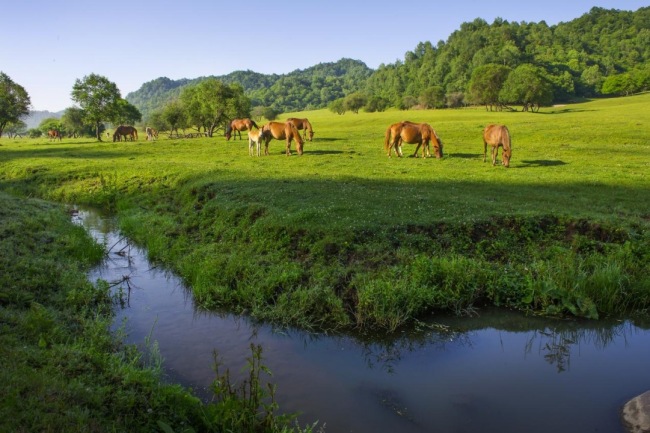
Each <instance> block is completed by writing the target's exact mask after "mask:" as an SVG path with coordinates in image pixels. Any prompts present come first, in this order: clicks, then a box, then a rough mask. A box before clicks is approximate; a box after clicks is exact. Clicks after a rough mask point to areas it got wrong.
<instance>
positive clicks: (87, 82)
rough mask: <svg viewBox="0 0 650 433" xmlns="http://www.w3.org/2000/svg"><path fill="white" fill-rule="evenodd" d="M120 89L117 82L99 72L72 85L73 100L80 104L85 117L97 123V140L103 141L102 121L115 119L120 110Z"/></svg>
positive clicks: (94, 123)
mask: <svg viewBox="0 0 650 433" xmlns="http://www.w3.org/2000/svg"><path fill="white" fill-rule="evenodd" d="M121 99H122V98H121V96H120V91H119V89H118V88H117V86H116V85H115V83H113V82H111V81H109V80H108V78H106V77H103V76H101V75H97V74H90V75H88V76H85V77H84V78H83V79H81V80H79V79H77V80H76V81H75V83H74V86H73V87H72V100H73V101H75V102H76V103H78V104H79V106H80V107H81V109H82V110H83V113H84V119H86V120H87V121H88V122H90V123H92V124H93V125H95V133H96V137H97V140H99V141H102V137H101V131H102V122H105V121H111V120H113V119H115V117H116V116H117V113H118V112H119V105H118V104H119V101H120V100H121Z"/></svg>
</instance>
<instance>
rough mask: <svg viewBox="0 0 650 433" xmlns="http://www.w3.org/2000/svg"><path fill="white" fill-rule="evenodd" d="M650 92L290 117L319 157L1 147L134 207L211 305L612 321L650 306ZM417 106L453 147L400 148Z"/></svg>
mask: <svg viewBox="0 0 650 433" xmlns="http://www.w3.org/2000/svg"><path fill="white" fill-rule="evenodd" d="M649 105H650V95H648V94H644V95H639V96H634V97H627V98H617V99H607V100H597V101H591V102H585V103H581V104H573V105H566V106H558V107H554V108H552V109H546V110H542V112H540V113H515V112H507V111H503V112H489V111H486V110H484V109H479V108H468V109H460V110H442V111H439V110H421V111H411V112H408V113H404V112H398V111H392V110H389V111H386V112H382V113H364V112H360V113H359V114H357V115H352V114H346V115H343V116H339V115H335V114H332V113H331V112H329V111H327V110H317V111H312V112H302V113H288V114H287V115H286V116H287V117H289V116H291V115H292V114H297V115H298V116H299V117H308V118H309V119H310V120H311V122H312V124H313V125H314V130H315V131H316V134H315V138H314V141H313V142H307V144H306V145H305V154H304V155H303V156H302V157H298V156H297V155H294V156H292V157H286V156H284V142H279V141H272V142H271V144H270V150H271V155H270V156H267V157H261V158H255V157H249V156H248V149H247V143H246V142H245V141H244V140H242V141H232V140H231V141H229V142H227V141H226V140H225V139H224V138H223V137H213V138H196V139H180V140H172V139H164V138H163V139H160V140H158V141H156V142H147V141H142V140H141V141H138V142H126V143H124V142H122V143H110V144H103V143H94V142H92V141H89V140H83V139H78V140H74V139H68V140H64V141H63V142H48V141H47V140H44V139H40V140H29V139H24V140H13V141H3V143H2V144H3V146H2V148H1V152H0V158H1V159H2V169H1V171H0V182H1V183H2V188H3V189H4V190H7V191H11V192H12V193H14V194H21V195H32V196H37V197H42V198H46V199H50V200H57V201H62V202H68V203H84V204H88V205H93V206H99V207H103V208H104V209H107V210H111V211H114V212H116V213H117V216H118V218H119V219H120V221H121V225H122V228H123V230H125V232H126V233H127V234H128V235H129V236H131V237H132V238H133V239H134V240H136V241H137V242H139V243H141V244H142V245H144V246H145V247H146V248H147V249H148V251H149V254H150V255H151V257H152V258H153V259H154V260H158V261H160V262H163V263H165V264H166V265H167V266H169V267H171V268H173V269H175V270H176V271H178V273H179V274H180V275H181V276H182V277H183V278H184V279H185V280H186V281H187V282H188V284H189V285H190V286H191V287H192V289H193V291H194V294H195V297H196V299H197V300H198V301H199V303H201V304H202V305H203V306H204V307H206V308H216V307H226V308H229V309H231V310H233V311H236V312H240V313H245V314H249V315H251V316H253V317H255V318H259V319H263V320H270V321H273V322H276V323H282V324H292V325H299V326H303V327H306V328H314V329H330V330H331V329H345V328H365V329H386V330H395V329H397V328H398V327H400V326H402V325H404V324H407V323H409V322H411V321H412V320H413V319H415V318H418V317H422V316H426V315H431V314H435V312H436V311H438V310H452V311H455V312H459V313H472V312H474V311H476V309H478V308H480V307H481V306H482V305H485V304H493V305H497V306H502V307H508V308H516V309H520V310H523V311H529V312H534V313H539V314H552V315H563V314H570V315H575V316H579V317H588V318H597V317H602V316H603V315H616V314H628V313H633V312H639V311H645V310H647V308H648V306H649V304H650V279H649V277H648V275H650V273H648V262H649V261H648V257H649V254H650V248H649V245H648V236H649V235H648V230H647V225H648V217H649V215H650V209H649V205H648V203H650V201H649V200H648V199H649V198H650V197H649V190H648V180H647V175H646V173H647V172H648V159H647V137H648V135H647V124H646V121H645V119H644V117H643V116H644V114H643V113H645V112H647V110H648V107H649ZM406 114H408V116H406ZM406 117H408V118H409V120H413V121H427V122H429V123H431V124H432V125H433V126H434V128H435V129H436V130H437V132H438V134H439V135H440V136H441V138H442V140H443V142H444V144H445V148H444V151H445V157H444V158H443V159H441V160H436V159H426V160H422V159H415V158H402V159H398V158H390V159H389V158H387V157H386V153H385V151H384V150H383V140H384V137H383V135H384V131H385V129H386V127H387V126H388V125H389V124H390V123H393V122H395V121H398V120H403V118H406ZM492 122H499V123H506V124H507V125H508V126H509V128H510V131H511V133H512V135H513V143H514V144H513V157H512V162H511V167H510V168H509V169H506V168H504V167H501V166H496V167H493V166H492V165H491V164H490V163H489V162H487V163H484V162H483V161H482V159H483V144H482V141H481V130H482V128H483V127H484V126H485V124H487V123H492ZM406 146H407V153H408V150H409V149H410V150H411V151H412V150H414V149H413V148H412V147H411V148H409V147H408V146H410V145H406Z"/></svg>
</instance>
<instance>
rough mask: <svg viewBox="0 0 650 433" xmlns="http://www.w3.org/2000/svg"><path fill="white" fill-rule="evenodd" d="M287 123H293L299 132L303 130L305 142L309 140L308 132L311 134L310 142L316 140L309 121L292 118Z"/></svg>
mask: <svg viewBox="0 0 650 433" xmlns="http://www.w3.org/2000/svg"><path fill="white" fill-rule="evenodd" d="M287 122H291V123H293V124H294V125H296V128H298V130H303V137H302V138H303V140H307V132H309V141H312V140H313V139H314V130H313V129H312V127H311V123H309V120H307V119H298V118H296V117H290V118H289V119H287Z"/></svg>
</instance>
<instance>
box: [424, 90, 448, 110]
mask: <svg viewBox="0 0 650 433" xmlns="http://www.w3.org/2000/svg"><path fill="white" fill-rule="evenodd" d="M419 102H420V105H422V106H423V107H424V108H441V107H444V106H445V90H444V89H443V88H442V87H440V86H431V87H427V88H426V89H424V91H422V93H421V94H420V98H419Z"/></svg>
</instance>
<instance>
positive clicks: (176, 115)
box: [160, 100, 187, 134]
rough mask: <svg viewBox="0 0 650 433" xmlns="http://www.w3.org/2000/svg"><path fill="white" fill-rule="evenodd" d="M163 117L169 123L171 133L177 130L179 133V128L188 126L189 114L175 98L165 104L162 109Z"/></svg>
mask: <svg viewBox="0 0 650 433" xmlns="http://www.w3.org/2000/svg"><path fill="white" fill-rule="evenodd" d="M162 119H163V121H164V122H165V123H166V124H167V125H169V132H170V133H171V132H174V131H176V133H177V134H178V128H183V129H184V128H185V127H186V126H187V114H186V112H185V109H184V108H183V105H182V104H181V103H180V102H179V101H178V100H173V101H171V102H168V103H167V105H165V107H164V108H163V110H162ZM160 130H163V128H161V129H160Z"/></svg>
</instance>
